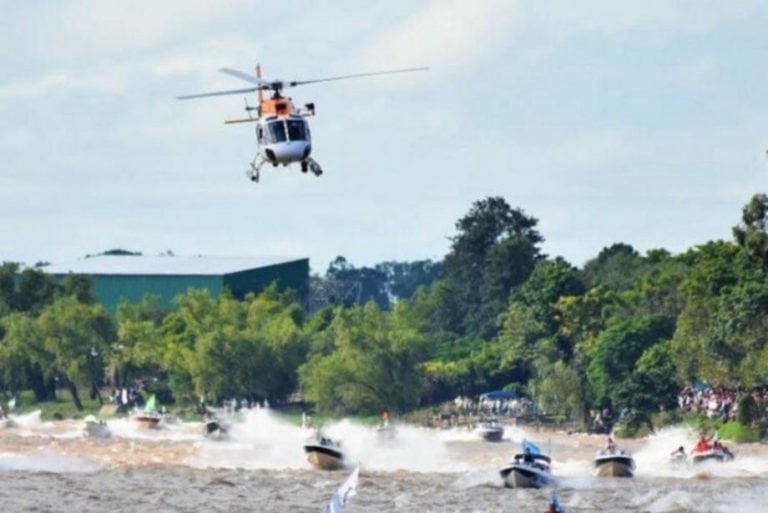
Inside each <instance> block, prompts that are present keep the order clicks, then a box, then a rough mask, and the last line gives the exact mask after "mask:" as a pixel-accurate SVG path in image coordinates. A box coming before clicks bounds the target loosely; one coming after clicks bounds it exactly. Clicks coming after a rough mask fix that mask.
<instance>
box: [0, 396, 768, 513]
mask: <svg viewBox="0 0 768 513" xmlns="http://www.w3.org/2000/svg"><path fill="white" fill-rule="evenodd" d="M16 422H17V424H18V425H17V427H16V428H13V429H4V430H0V511H3V512H5V511H8V512H13V511H36V512H47V511H56V512H78V513H87V512H105V511H109V512H134V511H152V512H153V513H154V512H165V511H168V512H187V511H188V512H195V513H204V512H218V511H221V512H239V511H243V512H245V511H248V512H251V511H268V512H305V511H306V512H320V511H322V508H323V506H324V504H325V503H326V502H327V501H328V499H329V498H330V496H331V494H332V493H333V492H334V491H335V489H336V488H337V487H338V486H339V485H340V484H341V483H342V482H343V481H344V480H345V478H346V477H347V474H348V472H349V471H347V470H340V471H333V472H328V471H321V470H314V469H312V468H311V467H310V465H309V464H308V463H307V461H306V459H305V456H304V454H303V450H302V442H303V441H304V439H305V438H306V433H305V432H304V431H302V430H301V429H300V428H298V427H296V426H293V425H291V424H289V423H286V422H284V421H282V420H281V419H280V418H279V417H276V416H274V415H272V414H271V413H270V412H269V411H267V410H255V411H252V412H248V413H247V414H246V415H244V416H243V418H240V419H232V420H231V430H230V437H229V438H228V439H227V440H224V441H219V442H216V441H208V440H204V439H202V437H201V435H200V433H201V425H200V424H199V423H187V424H185V423H178V424H168V425H165V426H164V427H163V429H160V430H143V429H141V428H139V427H137V426H135V425H134V424H133V423H131V422H130V421H128V420H113V421H110V422H109V428H110V430H111V432H112V434H113V436H112V437H111V438H109V439H104V440H94V439H85V438H83V436H82V424H81V423H78V422H74V421H62V422H55V423H53V422H50V423H49V422H41V421H40V420H39V416H38V415H35V414H30V415H27V416H24V417H18V418H16ZM324 431H325V432H326V433H327V434H328V435H329V436H331V437H334V438H337V439H340V440H343V442H344V447H345V450H346V452H347V456H348V459H349V460H350V461H351V462H353V463H359V464H360V468H361V470H360V482H359V486H358V491H357V495H356V496H355V497H354V498H353V499H352V500H351V502H350V504H349V505H348V506H347V507H346V509H345V511H347V512H349V513H354V512H371V513H372V512H377V513H379V512H388V511H393V512H400V511H402V512H416V511H418V512H442V511H446V512H467V513H475V512H478V513H479V512H498V511H510V512H512V511H517V512H541V511H543V510H544V508H545V506H546V503H547V496H548V494H549V491H546V490H511V489H506V488H504V487H503V484H502V482H501V478H500V477H499V475H498V469H499V468H500V467H501V466H502V465H503V464H504V463H505V462H506V461H507V460H508V459H510V457H511V456H512V454H513V453H514V452H515V450H516V449H517V448H518V442H519V441H520V439H521V438H522V437H524V436H525V437H528V438H529V439H531V440H533V441H535V442H537V443H539V445H540V446H542V448H543V449H544V450H545V451H551V454H552V460H553V465H552V469H553V473H554V474H555V475H556V476H557V477H558V478H559V486H558V495H559V497H560V499H561V502H562V503H563V504H564V505H565V506H566V507H567V509H568V511H569V512H571V513H574V512H614V511H622V512H628V511H632V512H634V511H642V512H652V513H678V512H680V513H682V512H697V513H698V512H702V513H703V512H710V513H715V512H717V513H720V512H747V511H748V512H766V513H768V447H766V446H763V445H758V444H755V445H741V446H738V447H735V452H736V459H735V460H734V461H732V462H729V463H724V464H717V463H713V464H711V465H708V466H697V467H695V468H692V467H687V466H683V467H676V466H673V465H670V464H668V463H667V456H668V454H669V452H670V451H672V450H673V449H675V448H676V447H678V446H679V445H684V446H686V447H690V446H692V445H693V442H694V440H695V434H694V433H691V432H688V431H686V430H684V429H679V428H675V429H669V430H666V431H663V432H661V433H660V434H658V435H655V436H652V437H649V438H648V439H645V440H634V441H631V442H626V445H625V446H626V448H628V449H630V450H631V451H633V452H634V455H635V460H636V462H637V475H636V477H635V478H634V479H605V478H596V477H592V475H591V458H592V456H593V455H594V452H595V450H596V449H597V448H599V447H600V446H602V445H603V443H604V437H591V436H586V435H566V434H560V433H547V432H536V431H535V430H529V431H526V430H523V429H520V428H508V429H507V433H506V434H505V439H504V441H502V442H500V443H488V442H482V441H480V440H477V439H475V437H474V435H473V434H471V433H469V432H467V431H463V430H453V431H436V430H430V429H424V428H418V427H413V426H399V431H398V437H397V439H396V440H393V441H381V440H379V439H378V438H377V437H376V434H375V433H374V432H373V430H372V429H370V428H369V427H364V426H359V425H354V424H351V423H349V422H348V421H342V422H339V423H336V424H333V425H329V426H326V427H325V430H324Z"/></svg>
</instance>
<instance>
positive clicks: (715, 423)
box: [683, 413, 723, 433]
mask: <svg viewBox="0 0 768 513" xmlns="http://www.w3.org/2000/svg"><path fill="white" fill-rule="evenodd" d="M683 423H684V424H685V425H686V426H688V427H690V428H691V429H693V430H694V431H698V432H701V431H704V432H707V433H714V432H715V431H717V430H718V428H719V427H720V426H721V425H722V424H723V422H722V420H720V419H718V418H710V417H707V416H706V415H702V414H700V413H696V414H688V415H686V416H685V417H684V418H683Z"/></svg>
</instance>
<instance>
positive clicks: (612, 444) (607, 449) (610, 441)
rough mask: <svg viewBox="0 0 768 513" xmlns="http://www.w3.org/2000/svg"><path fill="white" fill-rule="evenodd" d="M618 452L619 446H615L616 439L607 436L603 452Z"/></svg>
mask: <svg viewBox="0 0 768 513" xmlns="http://www.w3.org/2000/svg"><path fill="white" fill-rule="evenodd" d="M617 452H619V448H618V447H616V441H615V440H614V439H613V437H612V436H609V437H608V443H607V444H606V445H605V449H603V453H604V454H616V453H617Z"/></svg>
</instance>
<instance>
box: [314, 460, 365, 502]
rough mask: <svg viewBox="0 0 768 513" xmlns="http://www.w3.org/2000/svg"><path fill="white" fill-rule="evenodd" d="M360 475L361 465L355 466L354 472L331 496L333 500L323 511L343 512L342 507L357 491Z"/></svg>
mask: <svg viewBox="0 0 768 513" xmlns="http://www.w3.org/2000/svg"><path fill="white" fill-rule="evenodd" d="M359 475H360V467H359V466H357V467H355V470H354V472H352V474H351V475H350V476H349V477H348V478H347V480H346V481H344V484H343V485H341V486H340V487H339V489H338V490H336V493H334V494H333V497H331V502H330V503H329V504H328V505H327V506H326V507H325V509H323V513H341V507H342V506H343V505H344V504H346V503H347V501H348V500H349V499H351V498H352V497H354V496H355V494H356V493H357V478H358V476H359Z"/></svg>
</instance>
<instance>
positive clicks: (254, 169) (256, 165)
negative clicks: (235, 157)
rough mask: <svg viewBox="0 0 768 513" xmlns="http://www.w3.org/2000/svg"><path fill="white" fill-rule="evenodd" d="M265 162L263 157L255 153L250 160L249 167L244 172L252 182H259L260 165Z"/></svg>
mask: <svg viewBox="0 0 768 513" xmlns="http://www.w3.org/2000/svg"><path fill="white" fill-rule="evenodd" d="M264 162H266V161H265V160H264V159H263V158H261V157H260V156H259V155H257V156H256V157H255V158H254V159H253V161H252V162H251V168H250V169H248V170H247V171H246V172H245V175H246V176H247V177H248V178H250V179H251V181H252V182H255V183H259V170H260V169H261V166H263V165H264Z"/></svg>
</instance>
